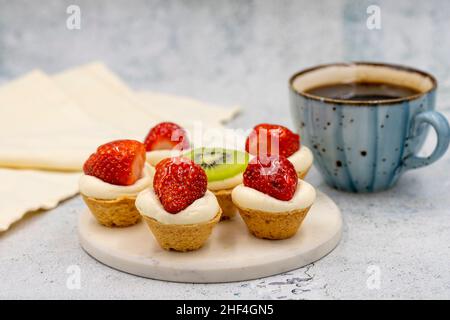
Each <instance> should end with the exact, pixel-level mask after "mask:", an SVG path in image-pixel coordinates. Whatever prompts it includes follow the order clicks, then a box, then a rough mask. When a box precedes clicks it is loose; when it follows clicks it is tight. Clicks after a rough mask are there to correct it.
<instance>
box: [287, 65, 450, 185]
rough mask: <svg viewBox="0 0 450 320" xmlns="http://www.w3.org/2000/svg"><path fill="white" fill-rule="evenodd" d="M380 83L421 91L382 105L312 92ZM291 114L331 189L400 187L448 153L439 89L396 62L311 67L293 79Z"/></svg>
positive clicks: (420, 73)
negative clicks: (430, 144)
mask: <svg viewBox="0 0 450 320" xmlns="http://www.w3.org/2000/svg"><path fill="white" fill-rule="evenodd" d="M355 81H360V82H379V83H391V84H397V85H404V86H405V85H406V86H411V87H413V88H415V89H416V90H418V91H419V92H420V93H419V94H417V95H413V96H409V97H406V98H398V99H390V100H380V101H349V100H338V99H330V98H323V97H318V96H314V95H310V94H308V93H305V92H304V91H307V90H308V89H311V88H313V87H317V86H320V85H327V84H335V83H342V82H355ZM289 83H290V98H291V113H292V116H293V119H294V124H295V126H296V128H297V130H298V131H299V133H300V135H301V138H302V143H303V144H305V145H307V146H308V147H310V148H311V150H312V151H313V153H314V162H315V165H316V167H317V168H318V169H319V171H320V172H321V174H322V176H323V177H324V179H325V181H326V182H327V184H328V185H330V186H332V187H334V188H336V189H339V190H345V191H351V192H374V191H380V190H385V189H388V188H390V187H392V186H393V185H394V184H395V183H396V182H397V180H398V178H399V177H400V176H401V174H402V173H404V172H405V171H406V170H408V169H414V168H419V167H423V166H426V165H429V164H431V163H432V162H434V161H436V160H437V159H439V158H440V157H441V156H442V155H443V154H444V153H445V151H446V150H447V148H448V145H449V140H450V128H449V124H448V121H447V120H446V118H445V117H444V116H443V115H442V114H440V113H438V112H436V111H434V108H435V98H436V88H437V83H436V80H435V78H434V77H433V76H431V75H430V74H428V73H425V72H423V71H420V70H416V69H412V68H408V67H404V66H398V65H390V64H379V63H367V62H355V63H350V64H344V63H337V64H328V65H321V66H318V67H314V68H310V69H307V70H304V71H301V72H298V73H296V74H295V75H293V76H292V77H291V79H290V81H289ZM429 126H432V127H433V128H434V130H435V131H436V133H437V137H438V142H437V145H436V147H435V149H434V151H433V152H432V154H431V155H430V156H428V157H418V156H416V154H417V152H418V151H419V150H420V148H421V147H422V145H423V143H424V141H425V138H426V135H427V132H428V128H429Z"/></svg>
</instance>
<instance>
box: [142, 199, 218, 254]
mask: <svg viewBox="0 0 450 320" xmlns="http://www.w3.org/2000/svg"><path fill="white" fill-rule="evenodd" d="M136 207H137V209H138V211H139V212H140V214H141V215H142V217H143V219H144V221H145V222H146V223H147V225H148V227H149V229H150V231H151V232H152V234H153V236H154V237H155V239H156V241H157V242H158V244H159V245H160V246H161V248H163V249H164V250H175V251H181V252H186V251H192V250H197V249H200V248H201V247H202V246H203V245H204V244H205V243H206V241H207V240H208V238H209V236H210V235H211V232H212V229H213V228H214V226H215V225H216V224H217V223H218V222H219V221H220V216H221V214H222V210H221V209H220V207H219V204H218V203H217V200H216V198H215V196H214V194H213V193H212V192H210V191H206V193H205V195H204V196H203V197H202V198H200V199H197V200H195V201H194V202H193V203H192V204H191V205H190V206H188V207H187V208H185V209H184V210H181V211H180V212H178V213H174V214H173V213H169V212H167V211H166V210H165V209H164V207H163V206H162V204H161V203H160V201H159V199H158V197H157V196H156V194H155V192H154V191H153V190H144V191H142V192H141V193H140V194H139V195H138V197H137V199H136ZM177 215H179V216H177ZM191 222H192V223H191Z"/></svg>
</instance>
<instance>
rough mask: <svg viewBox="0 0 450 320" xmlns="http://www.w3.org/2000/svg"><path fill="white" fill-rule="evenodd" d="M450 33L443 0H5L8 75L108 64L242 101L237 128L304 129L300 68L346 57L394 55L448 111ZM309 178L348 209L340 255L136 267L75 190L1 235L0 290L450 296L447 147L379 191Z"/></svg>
mask: <svg viewBox="0 0 450 320" xmlns="http://www.w3.org/2000/svg"><path fill="white" fill-rule="evenodd" d="M70 4H77V5H79V6H80V8H81V30H72V31H71V30H68V29H67V28H66V19H67V17H68V15H67V14H66V8H67V6H68V5H70ZM371 4H377V5H379V6H380V8H381V19H382V20H381V29H380V30H369V29H367V27H366V19H367V17H368V15H367V13H366V9H367V7H368V6H369V5H371ZM449 30H450V2H448V1H444V0H442V1H437V0H435V1H419V0H417V1H350V0H345V1H344V0H342V1H336V0H334V1H299V0H298V1H285V0H284V1H236V0H234V1H218V0H217V1H207V0H202V1H200V0H196V1H181V0H180V1H92V0H91V1H87V0H86V1H75V0H72V1H56V0H55V1H47V0H45V1H39V2H38V1H7V0H0V82H5V81H8V80H10V79H13V78H14V77H17V76H19V75H21V74H23V73H25V72H28V71H29V70H31V69H33V68H41V69H43V70H45V71H47V72H49V73H52V72H58V71H60V70H63V69H65V68H67V67H71V66H75V65H78V64H82V63H85V62H90V61H92V60H103V61H104V62H106V63H107V64H108V66H109V67H110V68H112V69H113V70H114V71H115V72H117V73H118V74H119V75H120V76H121V77H123V78H124V79H125V80H126V81H127V83H128V84H130V86H132V87H133V88H135V89H150V90H155V91H161V92H166V93H173V94H180V95H188V96H192V97H195V98H198V99H201V100H205V101H209V102H212V103H216V104H219V105H225V106H227V105H234V104H240V105H241V106H242V107H243V113H242V115H241V116H240V117H238V118H237V119H235V120H234V121H233V122H232V123H231V124H230V125H231V126H232V127H243V128H247V127H251V126H253V125H254V124H255V123H258V122H263V121H264V122H266V121H271V122H274V123H280V124H286V125H290V126H291V125H292V123H291V120H290V117H289V109H288V95H287V92H288V91H287V90H288V89H287V79H288V78H289V76H290V75H291V74H292V73H294V72H295V71H297V70H299V69H301V68H304V67H308V66H311V65H314V64H318V63H326V62H333V61H350V60H373V61H386V62H392V63H401V64H407V65H412V66H415V67H418V68H421V69H424V70H427V71H430V72H432V73H433V74H434V75H435V76H436V77H437V79H438V80H439V82H440V90H439V98H438V102H439V103H438V105H439V106H438V110H441V111H443V112H445V113H446V114H447V117H448V116H449V115H450V100H449V98H450V68H449V67H448V66H449V59H450V39H449ZM0 108H1V106H0ZM432 138H433V137H431V140H430V142H429V144H428V145H427V146H426V149H427V150H428V151H429V150H431V149H432V147H433V145H432V144H433V139H432ZM309 179H310V181H311V182H312V183H313V184H314V185H315V186H317V187H318V188H319V189H320V190H322V191H324V192H325V193H327V194H328V195H330V196H331V197H332V198H333V199H334V200H335V201H336V203H337V204H338V205H339V207H340V208H341V210H342V212H343V215H344V223H345V229H344V235H343V239H342V241H341V243H340V245H339V246H338V247H337V248H336V250H334V251H333V252H332V253H331V254H330V255H328V256H327V257H325V258H324V259H322V260H320V261H318V262H316V263H314V264H312V265H309V266H307V267H305V268H302V269H299V270H295V271H292V272H288V273H286V274H282V275H278V276H273V277H269V278H265V279H260V280H254V281H246V282H239V283H229V284H209V285H200V284H177V283H168V282H163V281H154V280H149V279H142V278H139V277H135V276H131V275H128V274H124V273H121V272H119V271H115V270H112V269H110V268H108V267H105V266H103V265H102V264H100V263H98V262H96V261H95V260H93V259H91V258H90V257H89V256H88V255H87V254H86V253H85V252H83V251H82V249H81V248H80V246H79V244H78V240H77V234H76V220H77V215H78V213H79V211H80V210H81V209H82V208H83V204H82V202H81V200H80V198H79V197H76V198H74V199H72V200H69V201H67V202H65V203H64V204H63V205H61V206H59V207H58V208H57V209H55V210H52V211H50V212H46V213H41V214H34V215H31V216H28V217H27V219H25V220H24V221H22V222H20V223H18V224H16V225H15V226H14V227H13V228H12V229H11V230H10V231H8V232H6V233H4V234H0V298H129V299H133V298H144V299H146V298H173V299H182V298H185V299H190V298H200V299H201V298H212V299H216V298H225V299H243V298H250V299H252V298H256V299H258V298H273V299H317V298H324V299H342V298H360V299H361V298H375V299H380V298H383V299H386V298H395V299H397V298H418V299H421V298H447V299H449V298H450V270H449V269H450V267H449V266H450V219H449V218H450V209H449V208H450V197H449V192H450V157H449V155H448V154H447V155H446V156H445V157H444V158H443V159H441V160H440V161H439V162H437V163H436V164H434V165H432V166H430V167H427V168H424V169H419V170H415V171H411V172H409V173H407V174H405V176H404V177H402V179H401V180H400V182H399V183H398V185H397V186H396V187H395V188H394V189H392V190H390V191H387V192H383V193H377V194H372V195H353V194H348V193H342V192H338V191H335V190H332V189H330V188H328V187H327V186H325V185H324V184H323V182H322V179H321V178H320V176H319V175H318V173H317V172H316V171H315V170H313V171H312V173H311V174H310V177H309ZM3 196H5V195H3ZM70 265H79V266H80V268H81V276H82V282H81V284H82V286H81V289H80V290H69V289H67V287H66V280H67V277H68V274H67V273H66V269H67V267H68V266H70ZM369 266H377V268H379V270H380V272H381V273H380V276H381V277H380V288H379V289H369V288H368V287H367V283H366V282H367V279H368V277H369V276H370V275H369V274H368V273H367V268H368V267H369Z"/></svg>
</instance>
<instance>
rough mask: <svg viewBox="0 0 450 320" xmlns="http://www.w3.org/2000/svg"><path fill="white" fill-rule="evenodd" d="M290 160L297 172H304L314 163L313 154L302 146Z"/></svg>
mask: <svg viewBox="0 0 450 320" xmlns="http://www.w3.org/2000/svg"><path fill="white" fill-rule="evenodd" d="M288 160H289V161H290V162H291V163H292V164H293V165H294V168H295V171H297V172H304V171H306V170H308V168H309V167H310V166H311V165H312V163H313V154H312V152H311V150H309V149H308V147H306V146H301V147H300V149H299V150H297V151H296V152H295V153H294V154H292V155H291V156H290V157H289V158H288Z"/></svg>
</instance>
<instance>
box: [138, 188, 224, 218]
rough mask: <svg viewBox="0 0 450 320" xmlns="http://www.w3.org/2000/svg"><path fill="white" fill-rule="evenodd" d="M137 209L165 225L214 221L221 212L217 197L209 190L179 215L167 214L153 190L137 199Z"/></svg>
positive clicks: (144, 192) (145, 192)
mask: <svg viewBox="0 0 450 320" xmlns="http://www.w3.org/2000/svg"><path fill="white" fill-rule="evenodd" d="M136 208H137V209H138V210H139V212H140V213H141V214H142V215H144V216H147V217H150V218H153V219H155V220H157V221H158V222H160V223H164V224H195V223H201V222H207V221H210V220H212V219H213V218H214V217H215V216H216V215H217V213H218V212H219V210H220V208H219V203H218V202H217V199H216V196H215V195H214V194H213V193H212V192H211V191H209V190H207V191H206V193H205V195H204V196H203V197H201V198H199V199H197V200H195V201H194V202H193V203H191V205H189V206H188V207H187V208H185V209H183V210H181V211H180V212H178V213H170V212H167V211H166V210H165V209H164V207H163V206H162V204H161V202H160V201H159V198H158V196H157V195H156V194H155V192H154V191H153V190H150V189H148V190H144V191H142V192H141V193H139V195H138V197H137V199H136Z"/></svg>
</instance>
